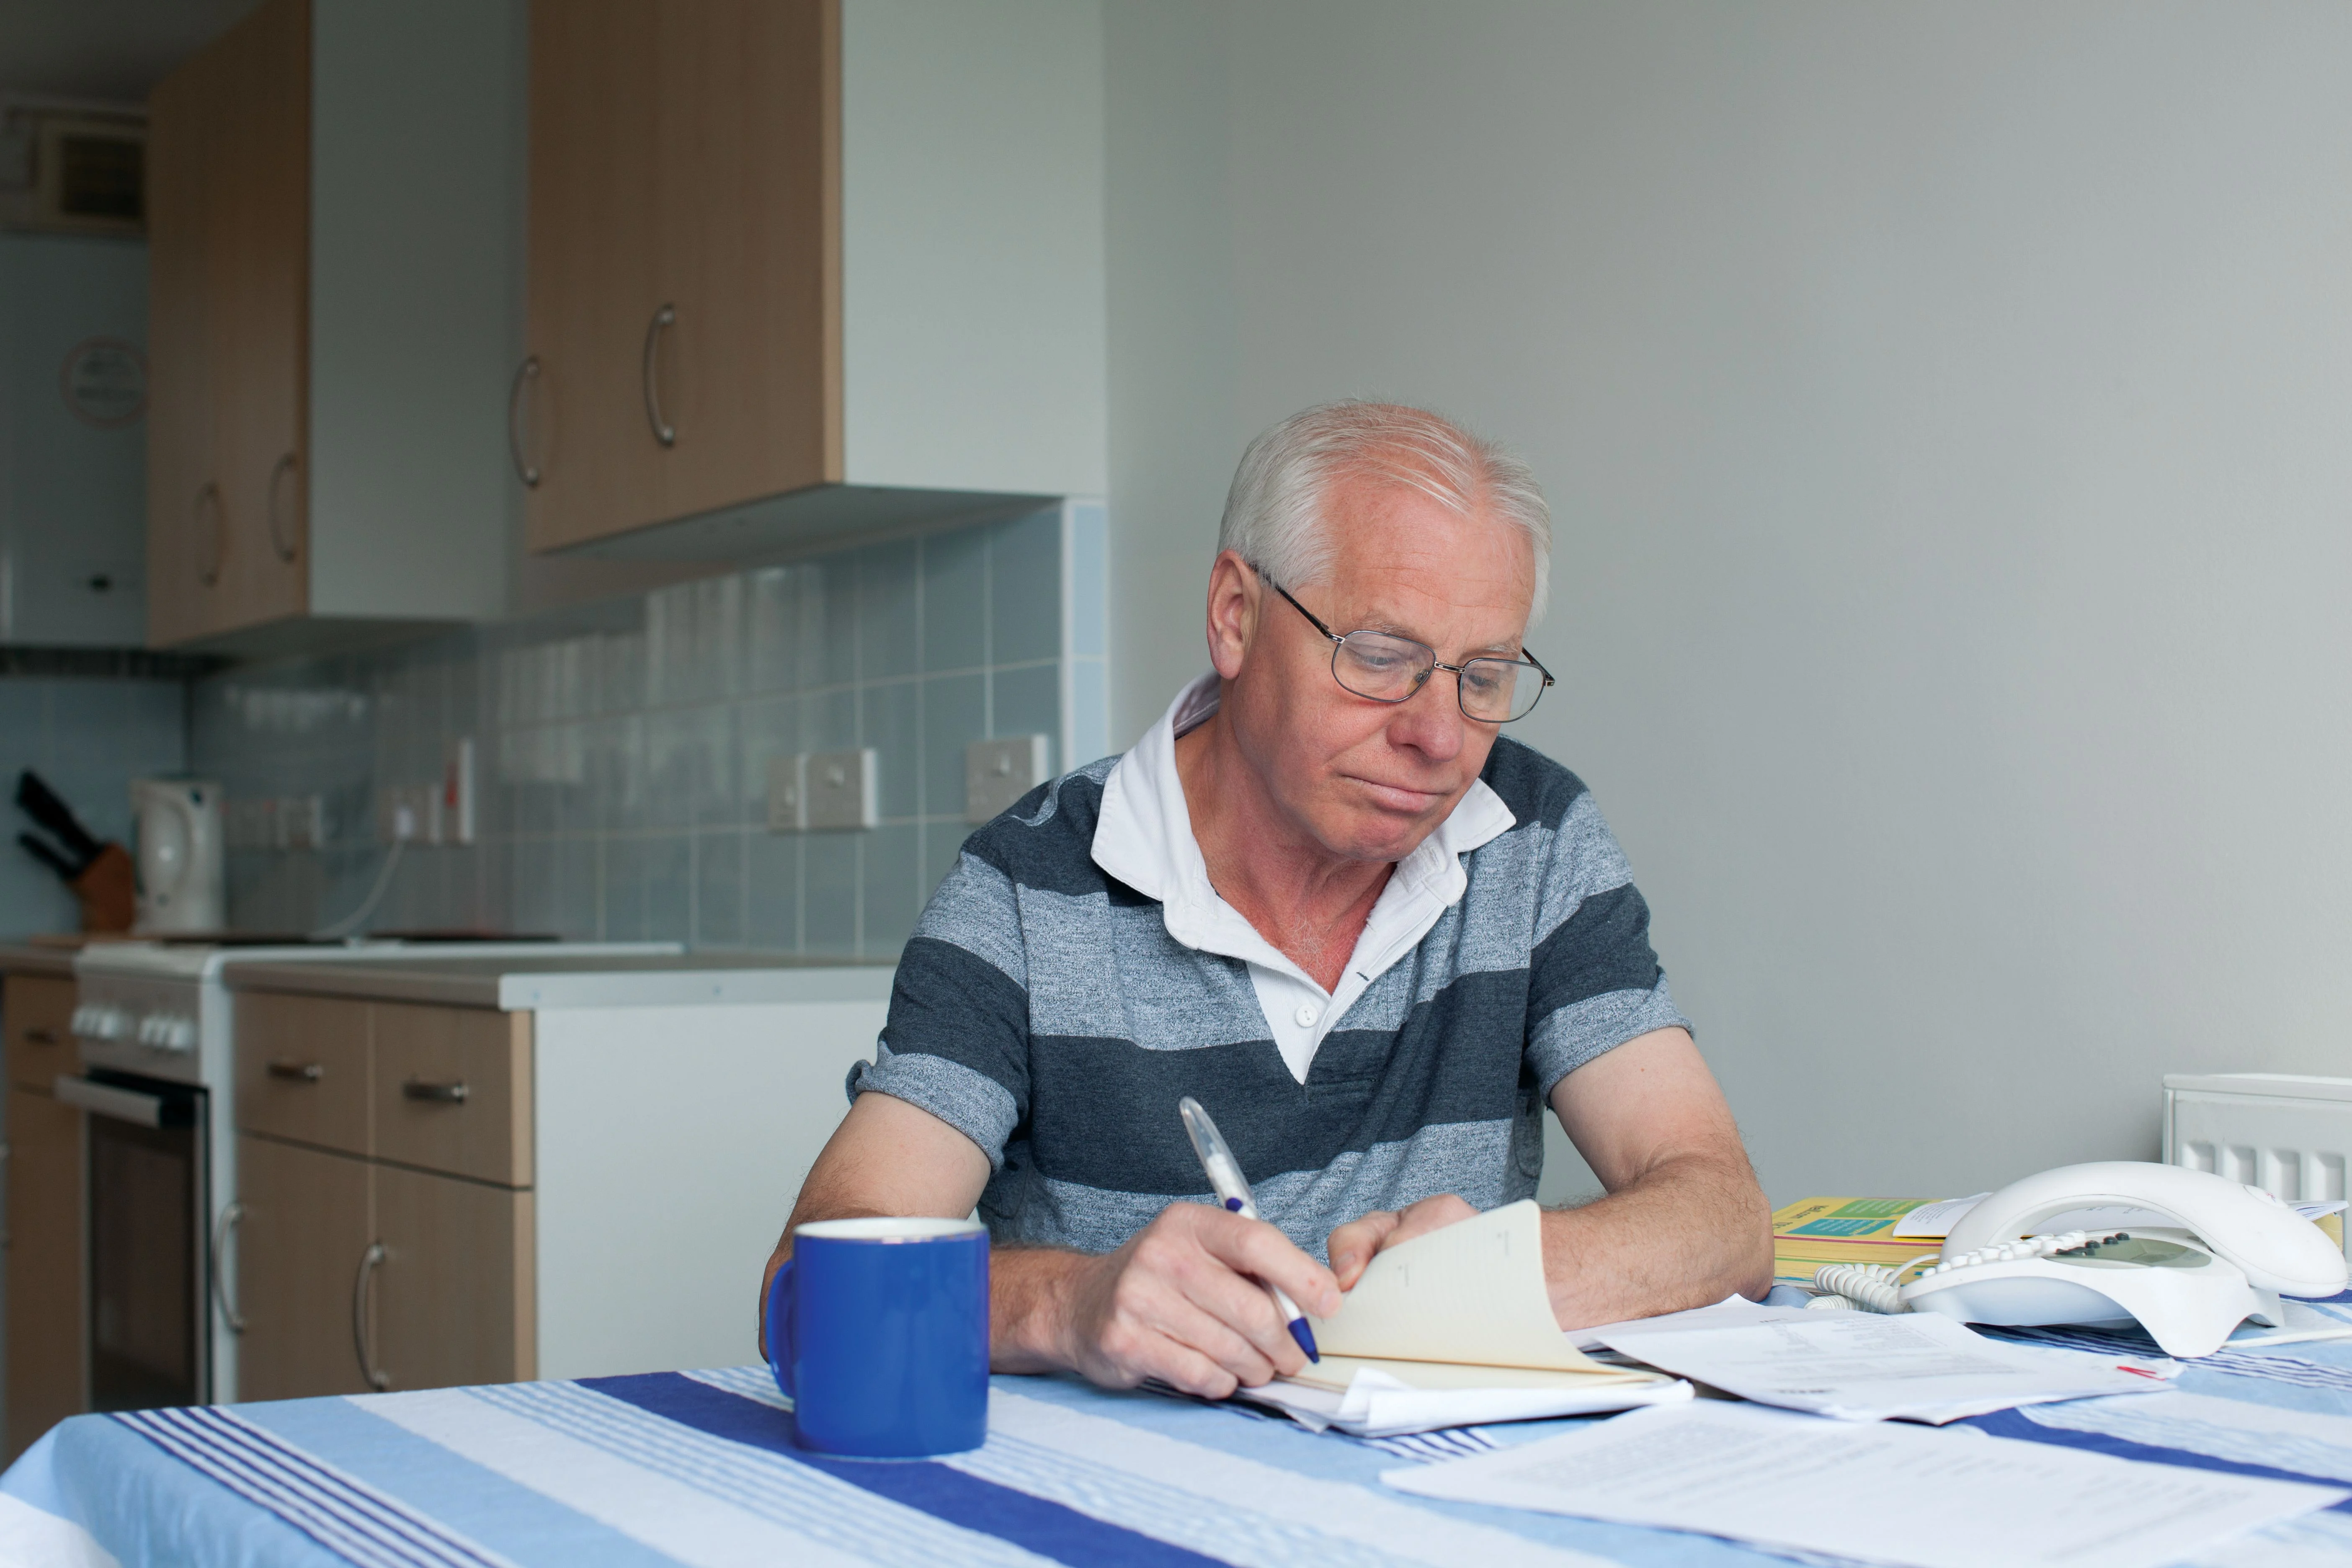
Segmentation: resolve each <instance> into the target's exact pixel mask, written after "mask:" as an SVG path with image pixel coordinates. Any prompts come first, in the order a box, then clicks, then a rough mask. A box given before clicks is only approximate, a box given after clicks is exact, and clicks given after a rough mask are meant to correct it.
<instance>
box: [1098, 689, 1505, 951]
mask: <svg viewBox="0 0 2352 1568" xmlns="http://www.w3.org/2000/svg"><path fill="white" fill-rule="evenodd" d="M1220 697H1221V688H1220V686H1219V683H1218V679H1217V675H1216V672H1215V671H1213V670H1212V671H1210V672H1209V673H1208V674H1206V675H1203V676H1202V677H1201V678H1200V679H1198V680H1195V681H1193V682H1192V684H1191V685H1189V686H1187V687H1185V688H1184V689H1182V690H1181V691H1179V692H1178V693H1177V694H1176V700H1174V701H1173V702H1171V703H1170V704H1169V705H1168V710H1167V711H1166V712H1165V713H1163V714H1161V715H1160V721H1159V722H1158V723H1156V724H1154V725H1153V726H1152V727H1151V728H1150V730H1149V731H1146V732H1145V733H1144V736H1143V738H1142V739H1141V740H1139V741H1138V742H1136V743H1135V748H1134V750H1132V751H1130V752H1128V753H1127V754H1126V755H1125V756H1123V757H1121V758H1119V760H1118V763H1116V764H1114V765H1113V766H1112V768H1111V771H1110V776H1109V777H1108V778H1107V779H1105V780H1104V781H1103V794H1102V806H1101V810H1100V814H1099V815H1098V816H1097V818H1096V821H1095V836H1094V845H1093V855H1094V862H1095V864H1096V865H1097V866H1099V867H1101V868H1103V869H1104V870H1105V871H1108V872H1109V873H1110V874H1111V875H1112V876H1114V877H1116V878H1118V879H1119V880H1120V881H1122V882H1124V883H1126V884H1127V885H1128V886H1129V887H1130V888H1133V889H1135V890H1136V891H1137V892H1139V893H1141V894H1143V895H1144V896H1145V897H1146V898H1151V899H1157V900H1160V906H1161V910H1162V914H1163V917H1164V919H1165V920H1166V921H1167V925H1168V934H1169V935H1171V936H1172V937H1174V938H1175V939H1176V940H1177V941H1178V942H1182V943H1183V944H1184V945H1185V946H1187V947H1194V948H1198V947H1208V948H1210V949H1211V951H1213V952H1228V951H1230V946H1229V944H1228V942H1223V941H1219V940H1218V938H1219V936H1220V934H1221V932H1220V928H1228V929H1229V927H1230V922H1231V921H1241V916H1240V914H1239V911H1237V910H1234V909H1233V907H1232V906H1231V905H1229V904H1227V903H1226V902H1225V901H1224V900H1223V899H1221V898H1219V897H1218V896H1217V891H1216V889H1214V888H1213V887H1212V886H1211V885H1210V883H1209V866H1208V862H1207V861H1206V860H1205V859H1203V858H1202V855H1201V845H1200V841H1199V840H1198V839H1196V838H1194V837H1192V812H1191V811H1190V809H1188V807H1187V806H1186V805H1185V802H1184V784H1183V780H1182V779H1181V777H1180V776H1179V775H1178V773H1177V771H1176V737H1177V736H1179V735H1181V734H1183V733H1185V732H1186V731H1190V730H1192V729H1195V728H1197V727H1198V726H1199V725H1201V724H1202V723H1203V722H1205V721H1207V720H1208V718H1209V716H1210V715H1211V714H1213V713H1214V712H1216V710H1217V704H1218V701H1219V700H1220ZM1517 821H1518V818H1517V817H1516V816H1512V815H1511V808H1510V807H1509V806H1507V805H1504V804H1503V798H1502V796H1500V795H1496V793H1495V792H1494V791H1493V790H1491V789H1489V788H1487V787H1486V780H1484V779H1474V780H1472V781H1471V784H1470V788H1469V790H1468V792H1467V793H1466V794H1465V795H1463V797H1462V798H1461V799H1460V800H1459V801H1457V802H1455V803H1454V809H1453V810H1452V811H1451V812H1449V813H1447V814H1446V817H1445V820H1444V822H1441V823H1439V824H1438V825H1437V827H1436V829H1435V831H1433V832H1432V833H1431V834H1430V835H1429V837H1426V838H1424V839H1423V840H1422V841H1421V842H1420V843H1419V844H1418V845H1416V846H1414V847H1413V848H1412V852H1411V853H1409V854H1407V855H1406V856H1405V858H1403V859H1402V860H1400V861H1398V862H1397V865H1396V871H1395V873H1394V874H1393V875H1392V876H1391V878H1390V879H1389V886H1388V887H1387V888H1385V889H1381V898H1380V900H1379V901H1380V903H1381V904H1387V905H1391V907H1395V905H1397V904H1401V903H1402V901H1404V900H1429V902H1430V903H1431V904H1433V905H1434V906H1436V908H1438V909H1442V908H1444V906H1447V905H1451V904H1454V903H1456V902H1458V901H1459V900H1461V897H1462V895H1463V893H1464V892H1465V890H1466V889H1468V887H1469V885H1470V879H1469V874H1468V873H1467V872H1465V870H1463V868H1462V857H1463V856H1465V855H1466V854H1468V853H1469V852H1470V851H1472V850H1473V849H1475V848H1477V847H1479V846H1481V845H1483V844H1486V843H1487V842H1489V841H1490V840H1492V839H1495V838H1497V837H1501V836H1502V835H1503V834H1505V833H1507V832H1508V831H1509V830H1510V829H1511V827H1512V826H1514V825H1515V824H1516V823H1517ZM1435 914H1436V909H1432V910H1430V911H1429V915H1430V918H1431V919H1434V918H1435ZM1241 923H1242V924H1243V925H1244V927H1246V926H1247V923H1248V922H1247V921H1241ZM1381 923H1382V924H1384V925H1385V924H1387V923H1388V922H1386V921H1383V922H1381ZM1412 923H1414V924H1420V923H1421V922H1419V921H1414V922H1412ZM1422 930H1423V931H1426V930H1427V927H1426V926H1425V925H1423V926H1422ZM1252 934H1253V935H1255V931H1252ZM1413 940H1415V941H1419V940H1420V934H1419V933H1418V932H1417V933H1416V934H1415V936H1414V939H1413ZM1238 945H1244V946H1262V947H1264V948H1265V949H1266V951H1267V952H1268V953H1269V954H1272V957H1271V958H1268V957H1264V956H1261V955H1260V954H1259V953H1258V952H1233V953H1232V956H1235V957H1243V958H1248V959H1250V960H1251V961H1253V962H1256V963H1269V962H1270V963H1276V964H1278V965H1280V966H1282V967H1285V968H1292V969H1295V968H1296V967H1297V966H1296V965H1294V964H1291V963H1289V961H1288V960H1287V959H1285V958H1282V957H1281V956H1280V954H1279V953H1278V952H1276V950H1274V949H1273V946H1272V944H1271V943H1268V942H1265V940H1264V938H1263V937H1260V938H1259V939H1258V941H1257V942H1255V943H1248V942H1242V943H1239V944H1238Z"/></svg>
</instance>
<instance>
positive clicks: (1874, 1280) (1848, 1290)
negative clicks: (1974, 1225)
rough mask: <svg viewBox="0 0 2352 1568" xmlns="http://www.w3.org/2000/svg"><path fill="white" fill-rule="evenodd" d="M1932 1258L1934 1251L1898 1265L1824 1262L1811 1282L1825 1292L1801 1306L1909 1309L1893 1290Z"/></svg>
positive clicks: (1817, 1308) (1894, 1310)
mask: <svg viewBox="0 0 2352 1568" xmlns="http://www.w3.org/2000/svg"><path fill="white" fill-rule="evenodd" d="M1936 1258H1937V1254H1935V1253H1932V1252H1923V1253H1921V1254H1920V1255H1919V1256H1918V1257H1916V1258H1913V1259H1911V1261H1910V1262H1908V1263H1906V1264H1904V1265H1903V1266H1902V1267H1901V1268H1885V1267H1884V1266H1883V1265H1880V1264H1875V1263H1824V1264H1822V1266H1821V1267H1820V1268H1816V1269H1814V1270H1813V1284H1814V1285H1815V1286H1816V1287H1817V1288H1819V1289H1822V1290H1825V1291H1827V1292H1829V1293H1828V1294H1827V1295H1824V1296H1816V1297H1814V1298H1813V1299H1812V1300H1811V1301H1808V1302H1806V1303H1805V1306H1806V1308H1807V1310H1811V1311H1836V1310H1841V1309H1843V1308H1853V1309H1854V1310H1858V1311H1864V1312H1907V1311H1909V1310H1911V1309H1910V1308H1908V1307H1906V1306H1905V1305H1904V1304H1903V1299H1902V1297H1901V1296H1899V1295H1897V1294H1896V1292H1897V1291H1899V1290H1900V1289H1902V1280H1903V1276H1904V1275H1906V1274H1907V1273H1909V1272H1910V1271H1911V1270H1912V1269H1913V1268H1917V1267H1918V1266H1919V1265H1920V1264H1922V1263H1932V1262H1934V1261H1935V1259H1936Z"/></svg>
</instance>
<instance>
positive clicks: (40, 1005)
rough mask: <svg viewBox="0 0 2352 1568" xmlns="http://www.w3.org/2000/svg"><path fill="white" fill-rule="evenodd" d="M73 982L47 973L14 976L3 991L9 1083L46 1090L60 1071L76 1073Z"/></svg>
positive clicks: (0, 1008) (0, 1007) (0, 1003)
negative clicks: (74, 1071)
mask: <svg viewBox="0 0 2352 1568" xmlns="http://www.w3.org/2000/svg"><path fill="white" fill-rule="evenodd" d="M73 1009H74V983H73V982H72V981H70V980H59V979H56V978H53V977H52V976H49V975H47V974H12V975H10V976H8V979H7V989H6V990H5V992H0V1021H5V1024H6V1026H7V1030H8V1081H9V1082H10V1083H12V1084H16V1085H18V1086H20V1087H22V1088H25V1089H39V1090H40V1091H41V1092H43V1093H44V1094H46V1093H47V1092H48V1089H49V1086H50V1085H51V1084H54V1083H55V1082H57V1080H58V1074H59V1073H61V1072H72V1071H73V1070H74V1069H75V1068H77V1067H78V1066H79V1063H78V1062H76V1061H75V1059H74V1046H73Z"/></svg>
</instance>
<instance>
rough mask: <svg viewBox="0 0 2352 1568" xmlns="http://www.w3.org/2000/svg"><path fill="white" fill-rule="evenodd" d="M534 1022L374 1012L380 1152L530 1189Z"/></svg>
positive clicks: (482, 1012)
mask: <svg viewBox="0 0 2352 1568" xmlns="http://www.w3.org/2000/svg"><path fill="white" fill-rule="evenodd" d="M530 1125H531V1123H530V1015H529V1014H528V1013H498V1012H491V1011H489V1010H488V1009H486V1008H479V1007H425V1006H409V1005H402V1004H399V1003H392V1002H379V1003H377V1004H375V1152H376V1157H377V1158H379V1159H383V1160H392V1161H396V1162H398V1163H401V1164H404V1165H415V1166H417V1167H419V1168H421V1169H424V1170H427V1171H446V1172H448V1173H451V1174H452V1175H458V1176H471V1177H473V1178H474V1179H475V1180H476V1181H481V1182H497V1183H499V1184H502V1185H505V1186H510V1187H527V1186H529V1185H530V1179H531V1178H530V1172H531V1147H530Z"/></svg>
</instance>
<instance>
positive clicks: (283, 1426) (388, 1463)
mask: <svg viewBox="0 0 2352 1568" xmlns="http://www.w3.org/2000/svg"><path fill="white" fill-rule="evenodd" d="M380 1397H381V1396H380V1395H374V1394H362V1395H359V1396H357V1397H355V1398H344V1397H341V1396H340V1395H338V1396H334V1397H331V1398H323V1399H287V1400H279V1401H275V1402H273V1403H270V1404H268V1405H238V1406H236V1414H237V1415H240V1416H242V1417H243V1418H244V1419H245V1420H246V1421H247V1423H249V1424H251V1425H252V1426H258V1427H261V1428H262V1429H263V1430H265V1431H268V1432H269V1433H272V1434H273V1435H275V1436H277V1437H278V1439H279V1440H281V1441H283V1442H287V1443H290V1444H293V1445H294V1446H295V1447H299V1448H301V1449H302V1450H303V1451H305V1452H306V1453H310V1454H313V1455H316V1456H317V1457H318V1458H320V1459H322V1460H324V1461H325V1462H327V1463H328V1464H331V1465H333V1466H335V1467H336V1468H339V1469H341V1470H343V1471H344V1472H345V1473H347V1474H349V1475H351V1476H353V1477H355V1478H357V1479H359V1480H362V1481H363V1482H365V1483H367V1484H368V1485H370V1486H373V1487H374V1488H376V1489H378V1490H379V1491H383V1492H384V1493H386V1494H388V1495H390V1496H393V1497H398V1498H420V1499H428V1498H429V1499H430V1500H432V1506H433V1516H434V1517H435V1518H436V1519H437V1520H439V1521H441V1522H442V1523H444V1524H446V1525H447V1526H448V1527H449V1528H450V1529H452V1530H455V1531H460V1532H462V1533H464V1534H466V1535H467V1536H470V1537H471V1538H472V1539H473V1540H475V1541H477V1542H480V1543H481V1544H482V1545H483V1546H484V1547H486V1548H488V1550H490V1551H492V1552H505V1553H506V1554H507V1555H508V1556H509V1557H511V1558H513V1559H514V1560H515V1561H516V1562H518V1563H546V1564H551V1565H553V1564H561V1565H562V1568H583V1565H585V1568H661V1565H663V1564H675V1563H676V1559H674V1558H671V1557H668V1556H666V1555H664V1554H663V1553H661V1552H656V1551H655V1550H654V1549H653V1548H652V1547H650V1546H647V1545H646V1544H645V1543H644V1542H640V1541H637V1540H635V1539H633V1538H631V1537H629V1536H627V1535H624V1534H623V1533H622V1532H621V1531H618V1530H615V1529H614V1528H613V1527H612V1526H611V1525H609V1524H606V1523H604V1522H603V1521H600V1520H595V1519H591V1518H590V1517H589V1516H588V1515H586V1514H584V1513H582V1512H580V1511H579V1510H576V1509H573V1508H572V1507H570V1506H568V1505H566V1504H564V1503H561V1502H558V1501H556V1500H554V1499H553V1498H551V1497H547V1496H545V1495H543V1494H541V1493H540V1492H537V1491H534V1490H532V1489H530V1488H529V1487H526V1486H522V1485H520V1484H519V1483H517V1482H515V1481H512V1480H509V1479H507V1478H506V1477H504V1476H502V1475H499V1473H498V1472H497V1471H495V1470H493V1469H491V1468H488V1466H486V1465H483V1464H480V1463H478V1462H477V1461H475V1460H473V1459H469V1458H466V1457H465V1456H464V1455H462V1454H457V1453H453V1452H451V1451H450V1450H449V1449H447V1448H445V1447H442V1446H441V1445H440V1444H438V1443H436V1442H434V1441H433V1440H432V1439H430V1438H428V1437H421V1436H417V1435H416V1434H415V1433H414V1432H412V1431H410V1430H409V1429H408V1428H407V1427H405V1426H401V1425H399V1424H398V1423H396V1422H394V1421H390V1420H387V1419H385V1418H384V1417H383V1415H379V1414H378V1413H377V1412H376V1411H375V1410H374V1409H373V1405H374V1404H375V1403H376V1401H377V1400H378V1399H379V1398H380Z"/></svg>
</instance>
